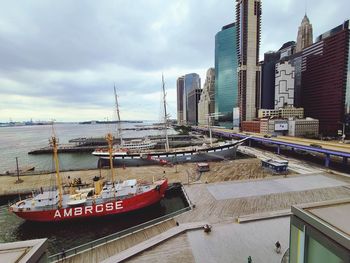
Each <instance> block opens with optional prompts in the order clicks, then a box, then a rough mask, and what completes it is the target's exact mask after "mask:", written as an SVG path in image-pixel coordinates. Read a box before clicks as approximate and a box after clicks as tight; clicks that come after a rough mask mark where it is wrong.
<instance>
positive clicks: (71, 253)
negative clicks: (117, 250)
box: [48, 206, 191, 262]
mask: <svg viewBox="0 0 350 263" xmlns="http://www.w3.org/2000/svg"><path fill="white" fill-rule="evenodd" d="M189 210H191V207H190V206H187V207H185V208H182V209H180V210H177V211H175V212H172V213H170V214H167V215H164V216H161V217H158V218H155V219H152V220H150V221H147V222H145V223H142V224H139V225H137V226H133V227H130V228H127V229H125V230H122V231H119V232H117V233H113V234H111V235H108V236H105V237H102V238H99V239H96V240H93V241H90V242H88V243H85V244H83V245H80V246H77V247H74V248H71V249H67V250H65V251H62V252H61V253H58V254H54V255H51V256H49V257H48V260H49V262H59V261H60V260H63V259H68V258H69V257H73V256H75V255H77V254H80V253H83V252H86V251H89V250H92V249H94V248H96V247H99V246H101V245H104V244H107V243H109V242H112V241H115V240H117V239H119V238H121V237H124V236H126V235H129V234H133V233H135V232H138V231H140V230H143V229H145V228H148V227H150V226H153V225H157V224H159V223H162V222H165V221H167V220H169V219H171V218H173V217H175V216H177V215H180V214H182V213H184V212H187V211H189Z"/></svg>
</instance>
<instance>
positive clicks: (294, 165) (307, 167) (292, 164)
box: [238, 146, 325, 174]
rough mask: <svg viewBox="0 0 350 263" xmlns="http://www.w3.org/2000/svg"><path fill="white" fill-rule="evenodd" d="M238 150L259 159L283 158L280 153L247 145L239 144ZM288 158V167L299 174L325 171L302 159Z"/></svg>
mask: <svg viewBox="0 0 350 263" xmlns="http://www.w3.org/2000/svg"><path fill="white" fill-rule="evenodd" d="M238 150H239V151H241V152H242V153H245V154H250V155H253V156H256V157H257V158H258V159H260V160H266V159H283V158H281V156H280V155H277V154H274V153H272V152H269V151H263V150H260V149H256V148H252V147H248V146H239V147H238ZM286 160H288V162H289V163H288V169H290V170H292V171H294V172H297V173H299V174H313V173H319V172H323V171H325V170H324V169H321V168H319V167H316V166H313V165H311V164H310V163H303V161H300V160H296V159H293V158H287V159H286Z"/></svg>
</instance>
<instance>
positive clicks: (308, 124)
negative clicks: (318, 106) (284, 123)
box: [288, 118, 319, 138]
mask: <svg viewBox="0 0 350 263" xmlns="http://www.w3.org/2000/svg"><path fill="white" fill-rule="evenodd" d="M288 127H289V128H288V135H289V136H294V137H310V138H312V137H318V134H319V120H316V119H312V118H306V119H290V120H288Z"/></svg>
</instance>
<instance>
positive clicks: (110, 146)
mask: <svg viewBox="0 0 350 263" xmlns="http://www.w3.org/2000/svg"><path fill="white" fill-rule="evenodd" d="M106 140H107V142H108V153H109V167H110V168H111V174H112V183H113V186H114V183H115V174H114V168H113V136H112V134H110V133H108V134H107V137H106ZM114 196H115V191H114Z"/></svg>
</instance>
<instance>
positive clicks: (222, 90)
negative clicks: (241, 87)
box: [215, 23, 238, 128]
mask: <svg viewBox="0 0 350 263" xmlns="http://www.w3.org/2000/svg"><path fill="white" fill-rule="evenodd" d="M236 31H237V30H236V24H235V23H232V24H229V25H226V26H224V27H223V28H222V30H221V31H220V32H218V33H217V34H216V35H215V76H216V80H215V113H216V117H215V118H216V120H217V121H218V123H219V125H220V126H225V127H226V128H232V125H233V120H232V118H233V108H237V107H238V82H237V67H238V65H237V63H238V62H237V53H236V50H237V47H236V42H237V40H236V37H237V36H236V35H237V32H236Z"/></svg>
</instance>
